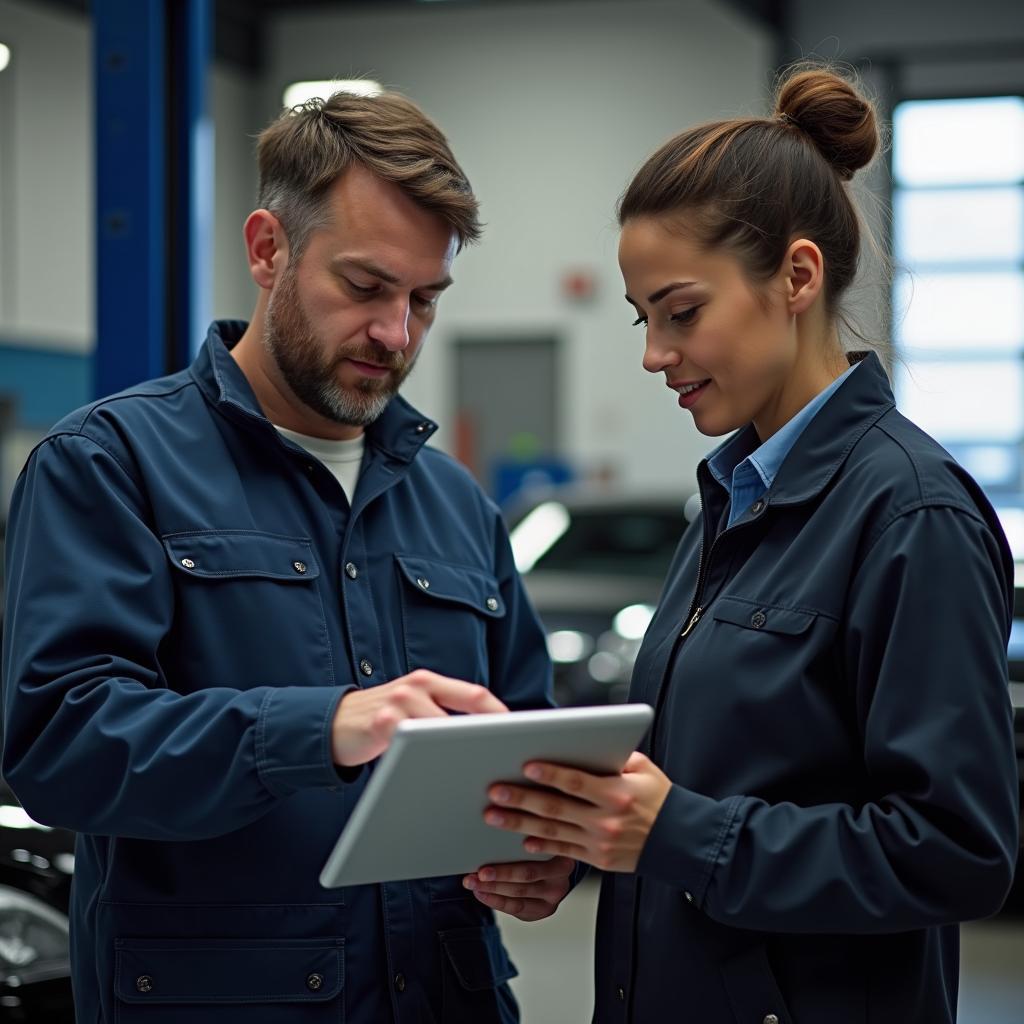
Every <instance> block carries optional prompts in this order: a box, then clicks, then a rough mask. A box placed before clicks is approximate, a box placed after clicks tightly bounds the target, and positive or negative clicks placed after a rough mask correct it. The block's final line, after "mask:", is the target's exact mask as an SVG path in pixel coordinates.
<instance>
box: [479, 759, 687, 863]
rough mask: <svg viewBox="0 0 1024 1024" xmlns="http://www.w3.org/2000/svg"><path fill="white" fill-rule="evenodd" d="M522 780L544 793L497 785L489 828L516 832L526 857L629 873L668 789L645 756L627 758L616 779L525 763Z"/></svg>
mask: <svg viewBox="0 0 1024 1024" xmlns="http://www.w3.org/2000/svg"><path fill="white" fill-rule="evenodd" d="M524 774H525V775H526V777H527V778H528V779H530V780H532V781H534V782H537V783H539V784H540V785H542V786H544V787H545V789H543V790H537V789H527V788H525V787H523V786H515V785H512V784H511V783H505V782H499V783H496V784H495V785H493V786H491V787H490V789H489V790H488V791H487V795H488V797H489V798H490V799H491V801H492V803H491V806H489V807H488V808H487V809H486V810H485V811H484V820H485V821H486V822H487V824H488V825H494V826H495V827H496V828H502V829H506V830H507V831H510V832H522V833H523V835H525V836H527V837H528V838H527V839H526V840H525V841H524V842H523V846H524V848H525V849H526V850H527V851H528V852H529V853H546V854H551V855H552V856H563V857H572V858H573V859H574V860H581V861H584V862H586V863H587V864H593V865H594V866H595V867H598V868H601V869H602V870H604V871H627V872H628V871H635V870H636V865H637V862H638V861H639V860H640V852H641V850H643V848H644V844H645V843H646V842H647V836H648V835H649V834H650V831H651V828H652V827H653V826H654V820H655V818H657V816H658V812H659V811H660V810H661V805H662V804H663V803H664V802H665V797H667V796H668V793H669V790H670V789H671V788H672V783H671V782H670V781H669V778H668V776H667V775H666V774H665V773H664V772H663V771H662V770H661V769H660V768H658V767H657V765H655V764H654V762H653V761H651V760H650V759H649V758H647V757H645V756H644V755H643V754H640V753H633V754H631V755H630V758H629V760H628V761H627V762H626V766H625V767H624V768H623V769H622V774H621V775H611V776H601V775H589V774H587V773H586V772H581V771H578V770H577V769H575V768H565V767H563V766H561V765H556V764H544V763H538V762H531V763H530V764H528V765H526V767H525V769H524Z"/></svg>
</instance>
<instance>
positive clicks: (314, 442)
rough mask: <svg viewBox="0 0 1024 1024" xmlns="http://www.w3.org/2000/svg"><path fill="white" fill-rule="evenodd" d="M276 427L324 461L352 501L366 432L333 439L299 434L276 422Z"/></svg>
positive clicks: (350, 501) (281, 433) (285, 435)
mask: <svg viewBox="0 0 1024 1024" xmlns="http://www.w3.org/2000/svg"><path fill="white" fill-rule="evenodd" d="M274 428H275V429H276V430H277V432H278V433H279V434H280V435H281V436H282V437H286V438H288V440H289V441H291V442H292V443H293V444H297V445H298V446H299V447H300V448H305V449H306V451H307V452H309V454H310V455H312V456H313V458H315V459H318V460H319V461H320V462H322V463H323V464H324V465H325V466H326V467H327V468H328V469H329V470H330V471H331V473H333V474H334V478H335V479H336V480H337V481H338V483H339V484H341V489H342V490H343V491H344V492H345V497H346V498H348V500H349V504H351V503H352V495H353V494H355V493H356V483H357V482H358V480H359V466H360V464H361V463H362V461H363V450H364V449H365V447H366V436H365V435H364V434H360V435H359V436H358V437H357V438H354V439H353V440H351V441H332V440H330V439H328V438H326V437H308V436H307V435H306V434H297V433H296V432H295V431H294V430H286V429H285V428H284V427H279V426H278V425H277V424H276V423H275V424H274Z"/></svg>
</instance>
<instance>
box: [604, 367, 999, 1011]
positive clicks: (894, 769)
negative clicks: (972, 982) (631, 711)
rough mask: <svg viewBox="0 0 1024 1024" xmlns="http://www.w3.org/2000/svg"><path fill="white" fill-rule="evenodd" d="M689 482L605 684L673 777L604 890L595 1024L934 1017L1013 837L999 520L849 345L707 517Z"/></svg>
mask: <svg viewBox="0 0 1024 1024" xmlns="http://www.w3.org/2000/svg"><path fill="white" fill-rule="evenodd" d="M746 429H748V430H752V429H753V428H752V427H748V428H746ZM698 482H699V486H700V492H701V497H702V505H703V510H702V511H703V515H702V517H701V518H700V519H698V520H697V521H695V522H694V523H693V524H692V525H691V527H690V528H689V529H688V531H687V533H686V534H685V536H684V538H683V540H682V543H681V545H680V548H679V550H678V552H677V554H676V557H675V560H674V563H673V566H672V569H671V571H670V573H669V577H668V580H667V582H666V587H665V592H664V594H663V596H662V599H661V602H660V605H659V607H658V611H657V613H656V615H655V617H654V619H653V620H652V622H651V625H650V628H649V630H648V633H647V635H646V637H645V639H644V642H643V646H642V649H641V651H640V654H639V656H638V659H637V663H636V668H635V672H634V676H633V683H632V690H631V694H630V698H631V699H632V700H641V701H647V702H648V703H650V704H652V705H654V706H655V707H656V709H657V716H656V720H655V725H654V727H653V729H652V734H651V740H650V744H649V747H648V752H649V753H650V754H651V756H652V757H653V759H654V760H655V761H656V762H657V763H658V764H659V765H660V766H661V767H662V769H663V770H664V771H665V772H666V774H667V775H668V776H669V778H670V779H671V780H672V782H673V784H674V785H673V788H672V789H671V791H670V793H669V796H668V798H667V800H666V802H665V804H664V806H663V808H662V810H661V812H660V814H659V816H658V818H657V820H656V822H655V825H654V828H653V830H652V831H651V833H650V836H649V838H648V841H647V844H646V845H645V847H644V850H643V852H642V855H641V858H640V862H639V865H638V869H637V872H636V874H635V875H630V876H627V875H609V876H607V877H606V878H605V880H604V883H603V889H602V893H601V903H600V910H599V916H598V940H597V941H598V949H597V963H596V981H597V990H596V1014H595V1019H596V1021H598V1022H600V1024H625V1022H631V1024H665V1022H667V1021H676V1020H678V1021H700V1022H702V1024H703V1022H707V1024H762V1022H767V1024H776V1022H777V1024H916V1022H921V1024H944V1022H949V1021H953V1020H954V1019H955V1013H956V999H957V975H958V928H957V923H956V922H958V921H962V920H966V919H968V918H976V917H982V916H985V915H989V914H992V913H994V912H995V911H996V910H997V909H998V908H999V907H1000V905H1001V903H1002V901H1003V899H1004V898H1005V895H1006V892H1007V890H1008V887H1009V884H1010V880H1011V876H1012V871H1013V863H1014V857H1015V852H1016V848H1017V841H1018V832H1017V813H1018V811H1017V770H1016V762H1015V756H1014V748H1013V732H1012V713H1011V705H1010V700H1009V696H1008V693H1007V682H1006V681H1007V665H1006V644H1007V638H1008V635H1009V628H1010V620H1011V603H1012V593H1013V591H1012V586H1013V566H1012V562H1011V558H1010V554H1009V551H1008V548H1007V545H1006V541H1005V538H1004V536H1003V533H1002V530H1001V528H1000V525H999V522H998V520H997V519H996V516H995V514H994V512H993V510H992V508H991V507H990V505H989V503H988V502H987V501H986V499H985V497H984V496H983V495H982V493H981V492H980V490H979V488H978V486H977V485H976V484H975V482H974V481H973V480H971V478H970V477H969V476H968V475H967V474H966V473H965V472H964V471H963V470H962V469H961V468H960V467H959V466H957V464H956V463H955V462H954V461H953V459H952V458H950V456H949V455H947V454H946V453H945V452H944V451H943V450H942V449H941V448H940V447H939V446H938V445H937V444H936V443H935V442H934V441H933V440H931V439H930V438H929V437H927V436H926V435H925V434H924V433H922V431H920V430H919V429H918V428H917V427H915V426H914V425H913V424H911V423H910V422H909V421H908V420H906V419H905V418H904V417H903V416H902V415H900V413H899V412H897V411H896V409H895V407H894V403H893V397H892V393H891V391H890V389H889V386H888V381H887V379H886V377H885V373H884V371H883V370H882V367H881V365H880V363H879V362H878V359H877V357H876V356H874V355H871V356H868V357H867V360H866V361H865V362H864V363H863V364H862V365H861V366H860V367H859V368H858V370H857V372H856V373H854V374H851V375H850V376H849V377H848V378H847V379H846V380H845V381H844V382H843V384H842V385H841V386H840V388H839V389H838V390H837V391H836V393H835V394H834V395H833V396H832V397H831V399H830V400H829V401H828V402H827V404H826V405H825V406H824V407H823V408H822V409H821V410H820V411H819V412H818V414H817V415H816V416H815V417H814V419H813V420H812V421H811V422H810V424H809V425H808V426H807V428H806V430H805V431H804V433H803V434H801V436H800V437H799V439H798V440H797V441H796V443H795V445H794V447H793V448H792V450H791V451H790V453H789V455H788V456H787V458H786V459H785V461H784V462H783V464H782V466H781V467H780V470H779V474H778V476H777V477H776V479H775V481H774V483H773V485H772V486H771V488H769V489H768V491H767V492H766V493H765V494H764V495H763V496H761V497H760V498H759V499H758V500H756V501H755V502H754V503H753V505H752V506H751V508H750V509H749V510H748V511H747V512H746V513H744V515H742V516H741V517H740V518H739V520H738V521H737V522H736V523H735V524H734V525H733V526H731V527H729V528H728V529H722V530H721V532H719V524H724V523H725V521H726V519H725V502H726V492H725V489H724V488H722V487H721V485H720V484H718V483H717V482H715V481H714V480H713V478H712V477H711V475H710V473H709V472H708V468H707V464H706V463H701V465H700V466H699V468H698ZM684 634H685V635H684Z"/></svg>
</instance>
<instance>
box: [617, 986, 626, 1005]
mask: <svg viewBox="0 0 1024 1024" xmlns="http://www.w3.org/2000/svg"><path fill="white" fill-rule="evenodd" d="M618 996H619V999H620V1000H621V1001H625V999H626V990H625V989H624V988H623V987H622V986H621V985H620V986H619V987H618Z"/></svg>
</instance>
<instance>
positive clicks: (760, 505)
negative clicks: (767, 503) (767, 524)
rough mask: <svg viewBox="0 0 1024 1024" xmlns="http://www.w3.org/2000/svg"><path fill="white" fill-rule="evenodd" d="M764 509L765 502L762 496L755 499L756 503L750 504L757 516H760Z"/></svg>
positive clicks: (751, 509)
mask: <svg viewBox="0 0 1024 1024" xmlns="http://www.w3.org/2000/svg"><path fill="white" fill-rule="evenodd" d="M763 510H764V502H763V501H762V500H761V499H760V498H758V499H757V501H755V502H754V504H753V505H751V506H750V511H751V512H753V514H754V515H755V516H759V515H760V514H761V512H762V511H763Z"/></svg>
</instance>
